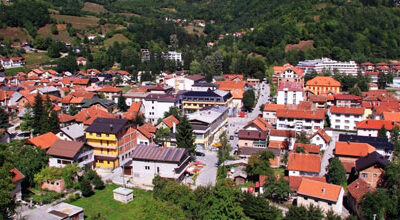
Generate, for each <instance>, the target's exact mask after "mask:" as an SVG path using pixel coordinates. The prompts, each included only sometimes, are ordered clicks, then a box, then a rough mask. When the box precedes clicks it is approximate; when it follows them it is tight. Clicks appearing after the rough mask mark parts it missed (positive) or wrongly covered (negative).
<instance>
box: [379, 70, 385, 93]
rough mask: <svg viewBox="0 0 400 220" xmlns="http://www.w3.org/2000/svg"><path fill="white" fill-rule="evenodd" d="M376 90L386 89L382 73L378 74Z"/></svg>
mask: <svg viewBox="0 0 400 220" xmlns="http://www.w3.org/2000/svg"><path fill="white" fill-rule="evenodd" d="M378 88H379V89H385V88H386V75H385V73H384V72H379V74H378Z"/></svg>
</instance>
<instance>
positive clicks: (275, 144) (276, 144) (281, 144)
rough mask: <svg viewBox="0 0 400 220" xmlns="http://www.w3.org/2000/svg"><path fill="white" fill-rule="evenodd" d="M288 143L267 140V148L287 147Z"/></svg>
mask: <svg viewBox="0 0 400 220" xmlns="http://www.w3.org/2000/svg"><path fill="white" fill-rule="evenodd" d="M288 146H289V143H288V142H287V141H269V145H268V148H273V149H287V148H288Z"/></svg>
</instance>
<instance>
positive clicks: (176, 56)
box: [162, 51, 183, 65]
mask: <svg viewBox="0 0 400 220" xmlns="http://www.w3.org/2000/svg"><path fill="white" fill-rule="evenodd" d="M162 57H163V58H164V59H167V60H175V61H176V62H177V63H178V62H179V63H181V64H182V65H183V59H182V53H181V52H176V51H168V52H167V53H163V54H162Z"/></svg>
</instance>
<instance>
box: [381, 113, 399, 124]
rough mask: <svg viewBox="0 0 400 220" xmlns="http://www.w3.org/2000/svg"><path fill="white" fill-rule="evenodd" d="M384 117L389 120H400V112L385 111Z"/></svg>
mask: <svg viewBox="0 0 400 220" xmlns="http://www.w3.org/2000/svg"><path fill="white" fill-rule="evenodd" d="M383 119H385V120H387V121H394V122H400V112H383Z"/></svg>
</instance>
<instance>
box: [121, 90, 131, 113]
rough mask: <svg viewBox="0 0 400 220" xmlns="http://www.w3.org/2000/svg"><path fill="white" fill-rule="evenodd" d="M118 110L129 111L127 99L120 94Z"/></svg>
mask: <svg viewBox="0 0 400 220" xmlns="http://www.w3.org/2000/svg"><path fill="white" fill-rule="evenodd" d="M118 109H119V110H120V111H121V112H126V111H127V110H128V109H129V107H128V105H127V104H126V98H125V96H123V95H122V94H120V95H119V97H118Z"/></svg>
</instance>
